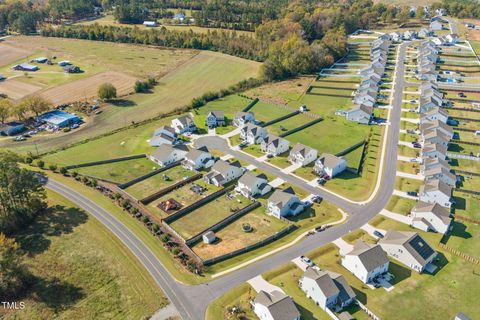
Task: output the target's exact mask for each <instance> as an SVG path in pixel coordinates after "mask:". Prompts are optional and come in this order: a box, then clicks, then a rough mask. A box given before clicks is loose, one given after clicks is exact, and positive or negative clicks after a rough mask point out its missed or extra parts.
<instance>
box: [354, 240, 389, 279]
mask: <svg viewBox="0 0 480 320" xmlns="http://www.w3.org/2000/svg"><path fill="white" fill-rule="evenodd" d="M347 255H350V256H357V257H358V258H359V259H360V261H361V262H362V264H363V266H364V267H365V269H367V272H370V271H372V270H374V269H376V268H378V267H379V266H382V265H384V264H385V263H388V257H387V254H386V253H385V251H383V250H382V248H381V247H380V246H379V245H378V244H377V245H369V244H367V243H365V242H363V241H361V240H359V241H357V242H356V243H355V245H354V246H353V250H352V251H350V252H349V253H347Z"/></svg>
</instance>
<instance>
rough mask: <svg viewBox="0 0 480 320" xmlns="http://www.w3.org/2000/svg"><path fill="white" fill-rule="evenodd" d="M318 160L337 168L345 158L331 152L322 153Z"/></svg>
mask: <svg viewBox="0 0 480 320" xmlns="http://www.w3.org/2000/svg"><path fill="white" fill-rule="evenodd" d="M317 161H320V162H321V163H322V164H323V166H324V167H326V168H335V167H336V166H337V165H338V164H339V163H340V162H342V161H345V160H344V159H343V158H341V157H337V156H334V155H333V154H330V153H322V154H321V155H320V157H318V160H317Z"/></svg>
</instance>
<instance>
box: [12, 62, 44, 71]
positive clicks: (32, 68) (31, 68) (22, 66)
mask: <svg viewBox="0 0 480 320" xmlns="http://www.w3.org/2000/svg"><path fill="white" fill-rule="evenodd" d="M12 69H13V70H16V71H37V70H38V67H37V66H34V65H33V64H29V63H26V62H24V63H20V64H16V65H14V66H13V67H12Z"/></svg>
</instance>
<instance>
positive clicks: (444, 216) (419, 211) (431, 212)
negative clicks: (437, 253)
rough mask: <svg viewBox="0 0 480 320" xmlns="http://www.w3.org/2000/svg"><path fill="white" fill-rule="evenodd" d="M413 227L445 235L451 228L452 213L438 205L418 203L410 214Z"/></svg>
mask: <svg viewBox="0 0 480 320" xmlns="http://www.w3.org/2000/svg"><path fill="white" fill-rule="evenodd" d="M410 215H411V217H412V218H413V220H412V227H414V228H417V229H420V230H423V231H433V232H438V233H443V234H445V233H446V232H447V231H448V229H449V228H450V224H451V223H452V218H450V212H449V211H448V210H447V209H445V208H444V207H442V206H441V205H439V204H438V203H433V204H431V203H425V202H421V201H420V202H418V203H417V205H416V206H415V207H414V208H413V209H412V211H411V213H410Z"/></svg>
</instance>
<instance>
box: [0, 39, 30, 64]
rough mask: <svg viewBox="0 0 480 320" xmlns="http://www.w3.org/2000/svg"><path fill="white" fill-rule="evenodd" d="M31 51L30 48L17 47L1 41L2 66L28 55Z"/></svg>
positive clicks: (0, 58) (0, 60)
mask: <svg viewBox="0 0 480 320" xmlns="http://www.w3.org/2000/svg"><path fill="white" fill-rule="evenodd" d="M30 53H31V52H30V51H29V50H25V49H20V48H16V47H13V46H10V45H8V44H6V43H5V42H3V41H0V67H3V66H6V65H9V64H11V63H12V62H15V61H17V60H20V59H23V58H25V57H28V56H29V55H30Z"/></svg>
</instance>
